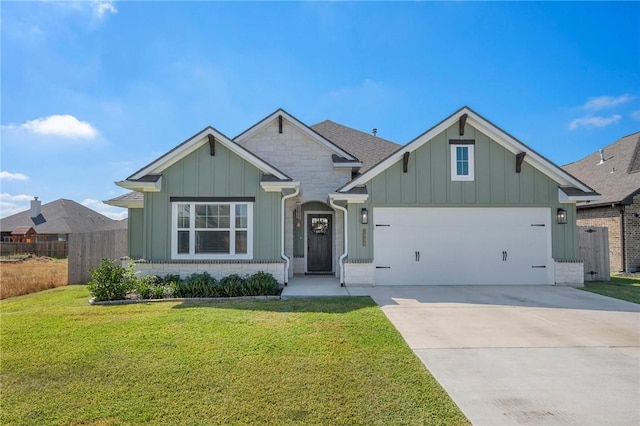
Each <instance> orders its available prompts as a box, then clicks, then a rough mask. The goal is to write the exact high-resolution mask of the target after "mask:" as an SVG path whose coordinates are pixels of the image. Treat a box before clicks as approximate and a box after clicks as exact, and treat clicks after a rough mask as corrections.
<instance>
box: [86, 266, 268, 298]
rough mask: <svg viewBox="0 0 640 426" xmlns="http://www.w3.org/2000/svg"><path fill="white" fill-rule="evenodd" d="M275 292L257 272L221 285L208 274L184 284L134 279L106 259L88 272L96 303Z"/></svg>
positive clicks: (154, 278)
mask: <svg viewBox="0 0 640 426" xmlns="http://www.w3.org/2000/svg"><path fill="white" fill-rule="evenodd" d="M278 289H279V286H278V281H276V279H275V278H274V277H273V275H271V274H268V273H266V272H257V273H255V274H253V275H251V276H249V277H247V278H243V277H241V276H239V275H237V274H233V275H229V276H228V277H224V278H222V279H221V280H220V281H217V280H216V279H215V278H214V277H212V276H211V275H209V274H208V273H207V272H202V273H196V274H191V275H189V276H188V277H187V278H185V279H184V280H182V279H180V276H179V275H166V276H165V277H158V276H154V275H147V276H143V277H140V278H136V277H135V274H134V272H133V265H130V266H129V268H127V269H125V268H123V267H121V266H117V265H114V264H113V263H112V262H111V261H109V260H106V259H105V260H103V261H102V263H101V264H100V266H99V267H98V268H96V269H94V270H92V271H91V281H90V282H89V292H90V293H91V296H92V297H93V298H94V299H95V300H96V301H98V302H99V301H103V300H122V299H126V298H127V296H129V297H130V298H138V299H165V298H170V297H184V298H190V297H236V296H268V295H276V294H278Z"/></svg>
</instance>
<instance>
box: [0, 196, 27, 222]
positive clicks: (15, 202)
mask: <svg viewBox="0 0 640 426" xmlns="http://www.w3.org/2000/svg"><path fill="white" fill-rule="evenodd" d="M31 200H33V195H24V194H21V195H11V194H9V193H6V192H3V193H1V194H0V217H7V216H11V215H13V214H16V213H20V212H23V211H25V210H28V209H29V208H30V206H31V204H30V202H31Z"/></svg>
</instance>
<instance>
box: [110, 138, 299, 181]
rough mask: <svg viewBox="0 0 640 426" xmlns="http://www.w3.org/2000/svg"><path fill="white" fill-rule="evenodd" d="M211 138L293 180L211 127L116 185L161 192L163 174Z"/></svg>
mask: <svg viewBox="0 0 640 426" xmlns="http://www.w3.org/2000/svg"><path fill="white" fill-rule="evenodd" d="M210 137H212V138H214V139H215V142H218V143H221V144H222V145H224V146H225V147H226V148H228V149H229V150H230V151H232V152H233V153H235V154H237V155H238V156H239V157H240V158H242V159H244V160H246V161H248V162H249V163H251V164H253V165H254V166H255V167H256V168H258V169H259V170H261V171H262V172H263V173H265V174H271V175H274V176H276V177H277V178H278V179H280V180H285V181H288V180H291V178H290V177H289V176H287V175H286V174H284V173H283V172H281V171H280V170H278V169H277V168H275V167H274V166H272V165H271V164H269V163H267V162H266V161H264V160H262V159H261V158H259V157H258V156H256V155H255V154H253V153H251V152H249V151H247V150H246V149H244V148H243V147H241V146H240V145H238V144H237V143H235V142H234V141H232V140H231V139H229V138H228V137H227V136H225V135H224V134H222V133H220V132H219V131H218V130H216V129H214V128H213V127H211V126H209V127H206V128H204V129H203V130H201V131H200V132H198V133H196V134H195V135H193V136H191V137H190V138H189V139H187V140H185V141H184V142H182V143H181V144H180V145H178V146H176V147H175V148H173V149H172V150H171V151H169V152H167V153H166V154H164V155H163V156H161V157H160V158H158V159H156V160H155V161H153V162H151V163H149V164H147V165H146V166H144V167H143V168H142V169H140V170H138V171H137V172H135V173H134V174H132V175H131V176H129V177H128V178H127V179H126V180H124V181H120V182H116V185H118V186H121V187H123V188H127V189H131V190H134V191H159V190H160V185H161V182H162V181H161V173H162V172H163V171H164V170H166V169H167V168H169V167H170V166H172V165H173V164H175V163H176V162H178V161H180V160H181V159H182V158H184V157H186V156H187V155H189V154H191V153H192V152H194V151H195V150H197V149H198V148H200V147H201V146H203V145H205V144H207V143H209V141H210Z"/></svg>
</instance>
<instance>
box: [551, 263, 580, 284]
mask: <svg viewBox="0 0 640 426" xmlns="http://www.w3.org/2000/svg"><path fill="white" fill-rule="evenodd" d="M554 263H555V264H554V278H555V283H556V285H569V286H573V287H583V286H584V263H583V262H582V260H555V262H554Z"/></svg>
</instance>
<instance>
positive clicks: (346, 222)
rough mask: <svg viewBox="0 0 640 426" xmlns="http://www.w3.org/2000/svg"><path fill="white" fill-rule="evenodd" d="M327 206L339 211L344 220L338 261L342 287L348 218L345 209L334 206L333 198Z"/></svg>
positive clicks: (347, 241) (347, 244)
mask: <svg viewBox="0 0 640 426" xmlns="http://www.w3.org/2000/svg"><path fill="white" fill-rule="evenodd" d="M329 205H330V206H331V207H333V208H334V209H338V210H340V211H342V217H343V218H344V229H343V231H342V233H343V235H344V253H342V255H341V256H340V258H339V259H338V263H339V264H340V285H341V286H342V287H344V284H345V283H344V259H345V258H346V257H347V255H348V254H349V232H348V231H349V227H348V224H349V222H348V220H347V219H348V218H347V209H346V208H344V207H342V206H339V205H337V204H335V203H334V202H333V198H331V197H329Z"/></svg>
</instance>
